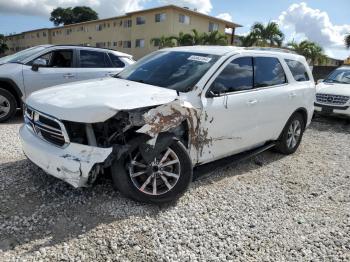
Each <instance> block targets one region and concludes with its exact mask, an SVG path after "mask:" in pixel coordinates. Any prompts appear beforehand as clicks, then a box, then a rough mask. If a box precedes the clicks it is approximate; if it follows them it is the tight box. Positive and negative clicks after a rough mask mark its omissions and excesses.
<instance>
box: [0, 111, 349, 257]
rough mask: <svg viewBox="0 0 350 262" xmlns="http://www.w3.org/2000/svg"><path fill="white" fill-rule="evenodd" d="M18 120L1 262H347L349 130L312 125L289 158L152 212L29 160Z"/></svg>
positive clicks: (207, 184) (195, 190)
mask: <svg viewBox="0 0 350 262" xmlns="http://www.w3.org/2000/svg"><path fill="white" fill-rule="evenodd" d="M20 123H21V120H20V116H18V118H17V119H15V120H14V121H12V122H11V123H8V124H1V125H0V260H1V261H15V260H20V261H25V260H27V261H38V260H45V261H56V260H61V261H68V260H69V261H190V260H191V261H203V260H207V261H222V260H234V261H256V260H259V261H271V260H272V261H310V260H313V261H349V260H350V167H349V163H350V124H349V123H348V122H346V121H345V120H342V119H331V118H317V119H316V120H315V122H314V123H313V124H312V125H311V127H310V128H309V129H308V130H307V132H306V134H305V137H304V140H303V142H302V144H301V147H300V148H299V150H298V151H297V153H296V154H294V155H291V156H287V157H284V156H281V155H279V154H276V153H273V152H270V151H269V152H265V153H263V154H261V155H259V156H257V157H255V158H252V159H250V160H246V161H243V162H240V163H238V164H232V165H231V166H229V167H225V168H220V167H219V166H218V167H217V169H216V170H214V171H211V172H206V173H204V174H201V176H200V177H199V178H198V179H197V180H196V181H195V182H194V183H192V185H191V187H190V189H189V191H188V192H187V193H186V194H185V195H184V196H183V197H182V198H181V199H180V200H179V201H178V202H177V203H176V204H172V205H167V206H161V207H158V206H151V205H144V204H140V203H136V202H133V201H131V200H129V199H125V198H123V197H121V196H120V194H119V193H118V192H115V191H113V189H112V186H111V180H110V179H109V178H108V177H106V178H103V179H101V180H99V181H98V183H97V185H96V186H94V187H92V188H86V189H73V188H72V187H70V186H69V185H67V184H65V183H64V182H62V181H59V180H57V179H55V178H53V177H50V176H48V175H46V174H44V173H43V172H42V171H41V170H40V169H38V168H37V167H35V166H34V165H33V164H31V163H30V162H29V161H28V160H26V158H25V156H24V155H23V153H22V151H21V145H20V142H19V139H18V136H17V132H18V129H19V127H20Z"/></svg>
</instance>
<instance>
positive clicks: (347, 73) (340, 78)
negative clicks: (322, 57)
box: [324, 68, 350, 84]
mask: <svg viewBox="0 0 350 262" xmlns="http://www.w3.org/2000/svg"><path fill="white" fill-rule="evenodd" d="M324 82H326V83H340V84H350V69H346V68H344V69H337V70H334V71H333V72H332V73H331V74H330V75H329V76H328V77H327V79H326V80H324Z"/></svg>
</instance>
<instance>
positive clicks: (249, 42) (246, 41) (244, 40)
mask: <svg viewBox="0 0 350 262" xmlns="http://www.w3.org/2000/svg"><path fill="white" fill-rule="evenodd" d="M236 37H237V38H238V40H239V41H240V42H241V43H240V46H244V47H249V46H253V45H254V44H255V38H254V37H253V35H252V34H251V33H249V34H248V35H246V36H243V35H241V36H236Z"/></svg>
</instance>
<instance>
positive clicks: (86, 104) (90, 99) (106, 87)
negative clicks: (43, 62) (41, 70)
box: [26, 78, 177, 123]
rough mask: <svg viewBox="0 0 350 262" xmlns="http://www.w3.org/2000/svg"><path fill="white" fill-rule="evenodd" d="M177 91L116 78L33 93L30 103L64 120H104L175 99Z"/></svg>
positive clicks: (61, 86)
mask: <svg viewBox="0 0 350 262" xmlns="http://www.w3.org/2000/svg"><path fill="white" fill-rule="evenodd" d="M176 98H177V93H176V91H175V90H170V89H166V88H161V87H156V86H152V85H147V84H142V83H137V82H132V81H128V80H123V79H116V78H103V79H96V80H87V81H82V82H75V83H70V84H64V85H59V86H55V87H50V88H46V89H43V90H40V91H37V92H34V93H32V94H31V95H30V96H29V97H28V98H27V100H26V104H27V105H28V106H30V107H32V108H34V109H36V110H38V111H40V112H42V113H46V114H48V115H51V116H54V117H56V118H58V119H61V120H68V121H74V122H81V123H97V122H104V121H106V120H107V119H109V118H111V117H112V116H114V115H115V114H116V113H117V112H118V111H120V110H131V109H136V108H144V107H152V106H157V105H161V104H165V103H169V102H172V101H174V100H175V99H176Z"/></svg>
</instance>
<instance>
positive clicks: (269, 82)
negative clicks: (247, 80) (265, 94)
mask: <svg viewBox="0 0 350 262" xmlns="http://www.w3.org/2000/svg"><path fill="white" fill-rule="evenodd" d="M286 82H287V79H286V75H285V73H284V70H283V67H282V65H281V63H280V61H279V60H278V59H277V58H275V57H255V58H254V87H255V88H257V87H265V86H274V85H281V84H284V83H286Z"/></svg>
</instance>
